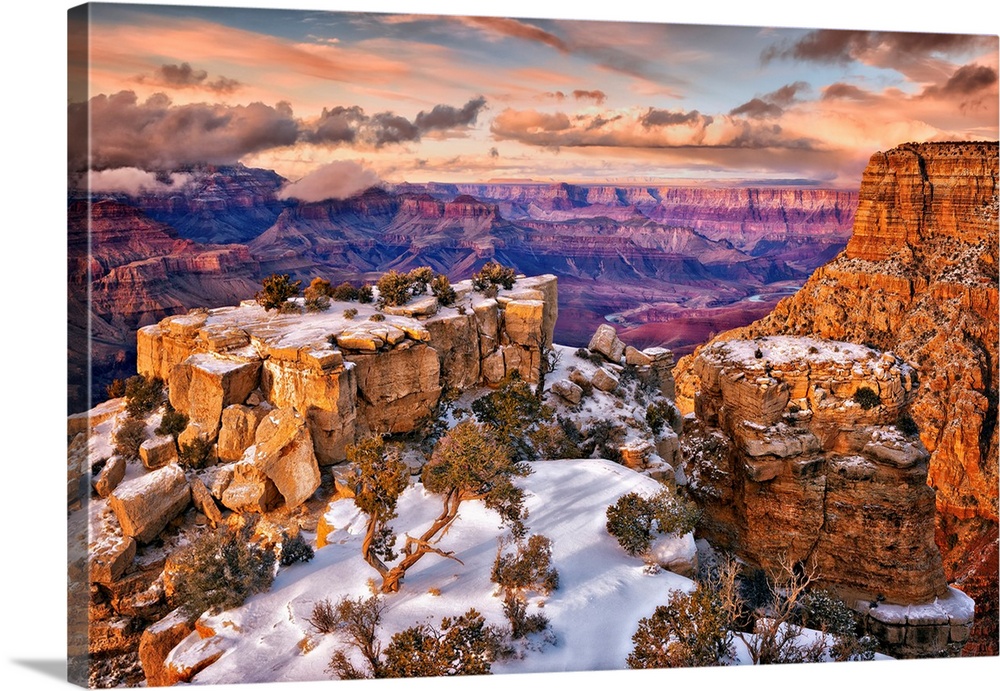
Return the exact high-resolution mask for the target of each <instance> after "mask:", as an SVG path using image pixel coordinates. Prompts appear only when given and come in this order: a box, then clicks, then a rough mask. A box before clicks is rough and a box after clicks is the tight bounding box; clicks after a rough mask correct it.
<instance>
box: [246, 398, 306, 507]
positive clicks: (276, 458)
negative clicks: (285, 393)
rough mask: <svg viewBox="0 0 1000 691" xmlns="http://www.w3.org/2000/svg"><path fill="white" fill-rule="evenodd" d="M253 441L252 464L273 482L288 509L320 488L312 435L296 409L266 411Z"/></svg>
mask: <svg viewBox="0 0 1000 691" xmlns="http://www.w3.org/2000/svg"><path fill="white" fill-rule="evenodd" d="M254 444H255V449H254V455H253V464H254V465H255V466H256V467H257V468H258V469H259V470H260V471H261V472H262V473H264V475H266V476H267V477H268V479H269V480H271V482H273V483H274V486H275V487H276V488H277V490H278V492H280V493H281V496H282V497H284V499H285V504H286V505H287V506H288V507H289V508H295V507H296V506H298V505H299V504H301V503H302V502H304V501H305V500H306V499H308V498H309V497H310V496H312V493H313V492H315V491H316V490H317V489H318V488H319V485H320V475H319V466H318V465H317V463H316V455H315V453H314V452H313V441H312V435H311V434H310V433H309V427H308V425H307V422H306V419H305V418H304V417H303V416H302V415H300V414H299V413H297V412H296V411H295V410H292V409H291V408H280V409H278V410H274V411H272V412H271V413H270V414H268V415H267V416H266V417H265V418H264V419H263V420H261V422H260V424H259V425H258V426H257V432H256V435H255V437H254Z"/></svg>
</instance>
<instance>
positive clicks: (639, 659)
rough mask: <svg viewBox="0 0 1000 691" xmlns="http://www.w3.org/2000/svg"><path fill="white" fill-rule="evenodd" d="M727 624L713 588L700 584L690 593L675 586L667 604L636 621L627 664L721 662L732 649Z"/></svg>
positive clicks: (652, 665)
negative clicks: (675, 588) (636, 625)
mask: <svg viewBox="0 0 1000 691" xmlns="http://www.w3.org/2000/svg"><path fill="white" fill-rule="evenodd" d="M729 627H730V622H729V617H728V616H727V612H726V607H725V605H724V603H723V601H722V599H721V598H720V597H719V594H718V593H716V592H715V591H713V590H712V588H710V587H707V586H705V585H704V584H699V585H698V587H697V588H695V590H694V591H693V592H691V593H685V592H682V591H679V590H674V591H672V592H671V594H670V599H669V601H668V602H667V604H666V605H661V606H659V607H657V608H656V611H654V612H653V615H652V616H651V617H648V618H644V619H641V620H640V621H639V629H638V630H637V631H636V632H635V634H634V635H633V636H632V644H633V648H632V652H631V653H629V656H628V659H627V661H626V662H627V665H628V667H629V668H630V669H658V668H664V667H706V666H714V665H721V664H724V663H725V662H724V661H725V659H726V658H727V657H729V656H730V655H731V654H732V652H733V648H732V639H733V635H732V633H730V631H729Z"/></svg>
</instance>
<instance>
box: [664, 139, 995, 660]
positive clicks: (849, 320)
mask: <svg viewBox="0 0 1000 691" xmlns="http://www.w3.org/2000/svg"><path fill="white" fill-rule="evenodd" d="M998 186H1000V185H998V149H997V143H996V142H992V143H990V142H966V143H928V144H906V145H903V146H900V147H897V148H896V149H893V150H891V151H887V152H880V153H877V154H875V155H874V156H872V158H871V160H870V162H869V164H868V167H867V168H866V170H865V173H864V176H863V179H862V184H861V190H860V194H859V196H860V202H859V206H858V213H857V216H856V221H855V223H854V234H853V236H852V238H851V240H850V242H849V244H848V246H847V248H846V249H845V250H844V251H843V252H842V253H841V254H839V255H838V256H837V257H836V258H835V259H834V260H833V261H832V262H830V263H829V264H827V265H826V266H824V267H822V268H821V269H819V270H817V271H816V273H815V274H814V275H813V276H812V278H810V279H809V281H808V282H807V283H806V284H805V285H804V286H803V287H802V289H801V290H799V292H798V293H796V294H795V295H794V296H793V297H791V298H788V299H786V300H783V301H782V302H780V303H779V304H778V306H777V307H776V308H775V310H774V311H773V312H772V313H771V314H770V315H769V316H767V317H766V318H764V319H762V320H760V321H758V322H755V323H753V324H751V325H750V326H747V327H744V328H741V329H737V330H735V331H732V332H727V333H724V334H721V335H720V336H718V337H717V340H726V339H732V338H754V337H757V336H764V335H769V334H789V333H791V334H802V335H809V334H812V335H817V336H820V337H823V338H834V339H839V340H846V341H852V342H854V343H869V344H872V345H875V346H877V347H879V348H882V349H886V350H893V351H894V352H896V353H900V354H903V355H904V356H905V357H906V359H907V360H908V361H909V362H911V363H913V364H914V365H915V366H916V367H917V368H918V370H919V372H920V379H921V385H920V387H919V389H918V390H917V391H916V395H915V397H914V400H913V404H912V405H911V408H910V410H911V414H912V416H913V419H914V420H915V421H916V424H917V426H918V428H919V430H920V439H921V441H922V442H923V443H924V445H925V446H926V448H927V449H928V451H929V452H930V469H929V472H928V481H929V483H930V485H931V486H932V487H933V488H934V489H935V491H936V506H937V514H938V523H939V535H940V541H939V544H940V545H941V547H942V550H943V552H944V554H943V556H944V563H945V567H946V573H947V574H948V575H949V578H955V577H957V575H958V574H963V576H965V577H967V578H968V579H969V580H968V581H967V582H968V583H976V582H982V583H984V584H987V583H988V584H989V585H985V586H984V587H982V588H981V589H978V588H977V589H975V590H970V593H974V595H975V597H976V599H977V602H978V601H981V602H983V603H984V604H986V602H987V601H988V600H990V599H993V601H994V602H995V592H996V588H997V585H996V584H997V573H996V570H995V568H994V569H991V570H990V572H989V573H983V574H981V575H977V576H973V575H972V574H969V573H968V571H967V566H968V564H969V563H979V564H984V565H985V564H989V563H995V562H993V561H991V553H992V552H995V547H996V545H995V542H991V541H989V540H987V541H985V542H984V541H983V540H982V539H981V538H982V537H984V536H986V535H990V534H992V535H995V534H996V525H997V516H998V513H997V504H998V502H997V497H998V475H997V458H998V439H997V418H998V414H997V400H998V380H1000V371H998V353H997V343H998V340H1000V335H998V321H997V312H998V269H997V266H998V255H997V247H998V238H997V194H998ZM691 362H692V360H691V359H688V360H686V361H682V362H681V363H680V366H679V375H678V381H679V382H680V384H681V386H680V389H679V391H678V397H677V400H678V404H679V405H680V406H681V408H682V410H685V411H688V410H691V409H692V408H693V399H692V392H693V389H694V387H693V381H694V375H693V372H692V368H691ZM984 546H985V549H986V552H985V553H983V552H981V550H983V549H984ZM980 555H981V557H982V558H980ZM984 568H987V569H989V567H984ZM985 640H986V641H987V643H986V649H988V650H991V651H992V654H995V653H996V652H997V648H996V634H995V628H994V629H993V632H992V633H991V634H989V635H988V637H987V638H986V639H985ZM990 641H992V642H990ZM970 645H972V646H976V645H978V643H976V642H975V641H973V642H972V643H970ZM977 649H980V650H981V648H977Z"/></svg>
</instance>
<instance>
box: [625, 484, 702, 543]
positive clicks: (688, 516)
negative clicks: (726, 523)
mask: <svg viewBox="0 0 1000 691" xmlns="http://www.w3.org/2000/svg"><path fill="white" fill-rule="evenodd" d="M606 516H607V523H606V528H607V531H608V533H610V534H611V535H612V536H613V537H614V538H615V539H617V540H618V544H619V545H621V547H622V549H624V550H625V551H626V552H628V553H629V554H631V555H632V556H636V555H639V554H642V553H643V552H645V551H646V550H648V549H649V547H650V545H651V544H652V543H653V538H654V537H655V535H656V534H657V533H661V534H669V533H675V534H677V535H684V534H686V533H689V532H691V531H692V530H694V527H695V525H696V524H697V522H698V518H699V516H700V514H699V512H698V510H697V508H696V507H695V506H694V505H693V504H691V503H690V502H688V501H686V500H684V499H681V498H680V497H675V496H673V495H672V494H671V493H670V492H668V491H667V490H662V491H660V492H658V493H657V494H655V495H654V496H652V497H644V496H642V495H640V494H639V493H637V492H629V493H628V494H624V495H622V496H621V497H619V499H618V501H616V502H615V503H614V504H612V505H611V506H609V507H608V509H607V512H606Z"/></svg>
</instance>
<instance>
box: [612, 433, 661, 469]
mask: <svg viewBox="0 0 1000 691" xmlns="http://www.w3.org/2000/svg"><path fill="white" fill-rule="evenodd" d="M619 451H620V452H621V455H622V465H624V466H625V467H627V468H631V469H632V470H641V469H643V468H645V467H646V463H647V461H648V460H649V457H650V456H651V455H652V454H653V452H654V451H655V449H654V448H653V445H652V444H650V443H649V442H648V441H646V440H645V439H637V440H635V441H632V442H629V443H628V444H625V445H624V446H622V447H621V448H620V449H619Z"/></svg>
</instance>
